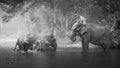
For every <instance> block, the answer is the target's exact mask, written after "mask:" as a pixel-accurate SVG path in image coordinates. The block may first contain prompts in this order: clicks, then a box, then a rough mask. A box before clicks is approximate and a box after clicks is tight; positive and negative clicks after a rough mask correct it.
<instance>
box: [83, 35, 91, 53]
mask: <svg viewBox="0 0 120 68" xmlns="http://www.w3.org/2000/svg"><path fill="white" fill-rule="evenodd" d="M89 41H90V34H88V33H85V34H84V35H83V36H82V48H83V51H84V52H88V45H89Z"/></svg>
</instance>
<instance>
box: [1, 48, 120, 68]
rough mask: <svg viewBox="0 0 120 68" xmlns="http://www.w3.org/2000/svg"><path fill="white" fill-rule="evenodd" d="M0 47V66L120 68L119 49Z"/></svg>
mask: <svg viewBox="0 0 120 68" xmlns="http://www.w3.org/2000/svg"><path fill="white" fill-rule="evenodd" d="M12 49H13V48H3V47H0V68H120V60H119V59H120V50H115V49H114V50H110V52H106V53H102V52H101V51H100V50H98V49H93V50H90V51H89V53H88V54H84V53H82V52H81V49H76V48H70V49H69V48H66V49H62V48H61V49H58V51H57V52H33V53H19V52H14V51H13V50H12Z"/></svg>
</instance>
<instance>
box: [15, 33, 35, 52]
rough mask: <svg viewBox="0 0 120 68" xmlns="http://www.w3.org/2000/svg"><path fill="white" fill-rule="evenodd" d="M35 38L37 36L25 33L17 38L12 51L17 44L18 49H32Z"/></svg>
mask: <svg viewBox="0 0 120 68" xmlns="http://www.w3.org/2000/svg"><path fill="white" fill-rule="evenodd" d="M36 39H37V36H35V35H33V34H26V35H23V36H21V37H19V38H18V40H17V42H16V45H15V48H14V51H15V50H16V48H17V46H18V47H19V49H18V50H19V51H25V52H26V51H28V49H31V50H32V49H33V45H34V43H35V41H36Z"/></svg>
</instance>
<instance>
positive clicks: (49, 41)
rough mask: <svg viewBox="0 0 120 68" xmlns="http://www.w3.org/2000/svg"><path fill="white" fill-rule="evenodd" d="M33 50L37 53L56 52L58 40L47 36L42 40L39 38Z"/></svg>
mask: <svg viewBox="0 0 120 68" xmlns="http://www.w3.org/2000/svg"><path fill="white" fill-rule="evenodd" d="M33 49H34V50H37V51H56V49H57V42H56V39H55V37H54V36H53V35H45V36H44V37H42V38H38V39H37V40H36V42H35V46H34V47H33Z"/></svg>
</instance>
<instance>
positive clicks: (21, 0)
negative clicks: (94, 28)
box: [0, 0, 120, 47]
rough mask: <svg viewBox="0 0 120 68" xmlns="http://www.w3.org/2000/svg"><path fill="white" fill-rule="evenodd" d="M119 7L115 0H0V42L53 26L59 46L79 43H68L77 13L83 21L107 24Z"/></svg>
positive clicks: (112, 21)
mask: <svg viewBox="0 0 120 68" xmlns="http://www.w3.org/2000/svg"><path fill="white" fill-rule="evenodd" d="M119 7H120V1H119V0H0V44H4V43H7V42H11V41H16V40H17V38H18V37H19V36H21V35H23V34H27V33H34V34H39V35H46V34H49V33H50V32H51V30H52V29H53V30H54V35H55V37H56V39H57V43H58V44H59V46H77V47H79V46H78V45H69V44H71V43H72V42H71V41H70V39H69V34H70V30H71V27H72V25H73V24H74V23H75V22H76V21H77V20H78V18H79V16H83V17H84V18H85V20H86V22H87V23H99V24H103V25H107V26H110V27H111V26H112V25H113V24H114V23H116V20H117V19H119V16H120V8H119ZM78 42H80V38H79V37H78V41H77V42H75V43H76V44H78ZM79 44H80V43H79Z"/></svg>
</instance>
